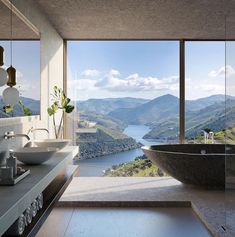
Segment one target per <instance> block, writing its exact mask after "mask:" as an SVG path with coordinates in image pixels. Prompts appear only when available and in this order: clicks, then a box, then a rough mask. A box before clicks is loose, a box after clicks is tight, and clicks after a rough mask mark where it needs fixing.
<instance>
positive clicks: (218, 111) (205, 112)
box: [185, 41, 225, 143]
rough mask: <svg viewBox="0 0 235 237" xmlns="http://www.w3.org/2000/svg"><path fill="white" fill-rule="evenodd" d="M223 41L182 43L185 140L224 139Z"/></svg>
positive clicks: (220, 141)
mask: <svg viewBox="0 0 235 237" xmlns="http://www.w3.org/2000/svg"><path fill="white" fill-rule="evenodd" d="M224 46H225V43H224V41H204V42H203V41H193V42H192V41H191V42H190V41H187V42H186V44H185V47H186V48H185V75H186V76H185V77H186V79H185V88H186V89H185V98H186V101H185V103H186V105H185V108H186V112H185V114H186V118H185V127H186V130H185V138H186V142H187V143H224V141H225V47H224Z"/></svg>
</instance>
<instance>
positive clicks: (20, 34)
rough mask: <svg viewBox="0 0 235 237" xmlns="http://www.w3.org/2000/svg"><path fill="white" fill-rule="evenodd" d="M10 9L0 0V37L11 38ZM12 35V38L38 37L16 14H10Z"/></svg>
mask: <svg viewBox="0 0 235 237" xmlns="http://www.w3.org/2000/svg"><path fill="white" fill-rule="evenodd" d="M10 12H11V11H10V9H9V8H8V7H6V6H5V4H3V3H2V2H1V1H0V19H1V24H0V39H10V38H11V27H10V23H11V21H10V14H11V13H10ZM12 23H13V27H12V36H13V39H39V35H37V34H35V33H34V31H32V30H31V29H30V28H29V27H28V26H27V25H26V24H25V23H24V22H23V21H22V20H21V19H20V18H19V17H18V16H16V15H15V14H13V15H12Z"/></svg>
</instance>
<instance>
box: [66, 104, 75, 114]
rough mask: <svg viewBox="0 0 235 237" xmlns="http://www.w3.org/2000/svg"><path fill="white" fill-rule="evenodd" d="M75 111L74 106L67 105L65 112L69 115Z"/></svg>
mask: <svg viewBox="0 0 235 237" xmlns="http://www.w3.org/2000/svg"><path fill="white" fill-rule="evenodd" d="M73 110H74V106H73V105H67V106H66V107H65V112H66V113H68V114H69V113H71V112H73Z"/></svg>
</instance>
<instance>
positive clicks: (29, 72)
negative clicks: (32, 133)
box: [0, 40, 40, 118]
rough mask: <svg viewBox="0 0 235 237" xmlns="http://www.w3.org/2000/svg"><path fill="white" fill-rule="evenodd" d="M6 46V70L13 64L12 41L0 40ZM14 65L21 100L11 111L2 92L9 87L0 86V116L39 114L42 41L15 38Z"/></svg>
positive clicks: (13, 48) (4, 66) (1, 44)
mask: <svg viewBox="0 0 235 237" xmlns="http://www.w3.org/2000/svg"><path fill="white" fill-rule="evenodd" d="M0 46H2V47H3V48H4V65H3V66H2V67H3V68H4V69H5V70H6V69H7V68H8V67H10V65H11V50H10V41H9V40H2V41H0ZM12 66H13V67H14V68H15V69H16V86H15V88H16V89H17V90H18V91H19V93H20V101H19V103H17V104H16V105H14V108H12V110H10V111H6V110H4V106H6V104H5V101H4V100H3V97H2V92H3V91H4V90H5V89H6V88H7V87H8V86H7V85H5V86H3V87H0V118H8V117H18V116H28V115H39V114H40V41H39V40H33V41H32V40H31V41H29V40H19V41H18V40H15V41H13V43H12Z"/></svg>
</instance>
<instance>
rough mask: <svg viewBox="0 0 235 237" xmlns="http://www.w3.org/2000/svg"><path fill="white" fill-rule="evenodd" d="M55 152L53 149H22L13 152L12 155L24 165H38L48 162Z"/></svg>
mask: <svg viewBox="0 0 235 237" xmlns="http://www.w3.org/2000/svg"><path fill="white" fill-rule="evenodd" d="M57 150H58V149H57V148H54V147H22V148H20V149H18V150H16V151H14V154H15V156H16V158H17V159H18V160H19V161H21V162H23V163H24V164H27V165H40V164H42V163H44V162H46V161H48V160H49V159H50V158H51V157H52V156H53V155H54V154H55V153H56V151H57Z"/></svg>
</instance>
